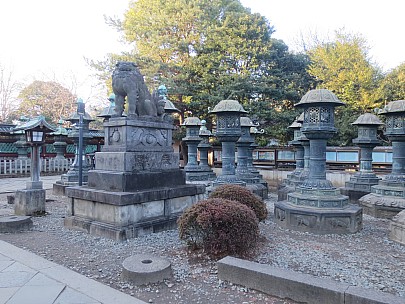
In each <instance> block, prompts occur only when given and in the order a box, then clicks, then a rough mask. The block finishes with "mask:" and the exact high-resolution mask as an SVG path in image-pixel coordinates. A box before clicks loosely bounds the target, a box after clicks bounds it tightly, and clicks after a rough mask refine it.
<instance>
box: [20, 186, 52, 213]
mask: <svg viewBox="0 0 405 304" xmlns="http://www.w3.org/2000/svg"><path fill="white" fill-rule="evenodd" d="M45 192H46V191H45V189H25V190H18V191H16V193H15V199H14V204H15V205H14V213H15V214H16V215H42V214H45V201H46V199H45Z"/></svg>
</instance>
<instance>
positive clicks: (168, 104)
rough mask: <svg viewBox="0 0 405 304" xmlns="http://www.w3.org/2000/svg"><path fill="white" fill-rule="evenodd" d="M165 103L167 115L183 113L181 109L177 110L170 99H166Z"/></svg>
mask: <svg viewBox="0 0 405 304" xmlns="http://www.w3.org/2000/svg"><path fill="white" fill-rule="evenodd" d="M164 101H165V107H164V109H165V112H167V113H175V112H177V113H180V112H181V111H180V110H179V109H177V108H176V106H175V105H174V104H173V102H171V101H170V100H169V99H164Z"/></svg>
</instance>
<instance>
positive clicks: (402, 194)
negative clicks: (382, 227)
mask: <svg viewBox="0 0 405 304" xmlns="http://www.w3.org/2000/svg"><path fill="white" fill-rule="evenodd" d="M379 114H381V115H384V116H385V117H386V121H385V135H386V136H387V137H388V139H389V140H391V143H392V170H391V173H389V174H387V175H385V176H384V177H383V179H382V180H381V181H379V183H378V185H374V186H372V187H371V193H370V194H367V195H365V196H363V197H361V198H360V199H359V203H360V204H361V205H362V206H363V208H364V213H366V214H369V215H372V216H375V217H381V218H392V217H393V216H395V215H396V214H397V213H398V212H400V211H402V210H404V209H405V100H396V101H391V102H389V103H388V104H387V105H386V106H385V108H384V109H383V110H381V111H380V113H379Z"/></svg>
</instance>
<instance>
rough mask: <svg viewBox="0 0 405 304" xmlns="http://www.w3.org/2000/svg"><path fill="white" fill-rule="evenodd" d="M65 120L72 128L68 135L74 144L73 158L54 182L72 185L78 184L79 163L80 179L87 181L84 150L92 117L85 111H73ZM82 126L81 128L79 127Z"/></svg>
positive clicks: (89, 137)
mask: <svg viewBox="0 0 405 304" xmlns="http://www.w3.org/2000/svg"><path fill="white" fill-rule="evenodd" d="M80 116H82V121H83V122H82V124H81V125H82V126H80V120H81V119H80ZM66 120H67V121H70V122H71V123H72V125H73V126H74V128H72V130H71V132H70V133H69V135H68V137H69V138H72V139H73V141H74V144H75V159H74V161H73V163H72V165H71V166H70V168H69V171H68V172H67V173H66V174H62V176H61V181H57V182H56V184H62V185H63V186H65V187H66V186H73V185H78V184H79V171H81V170H80V166H79V165H80V163H81V168H82V181H83V183H87V180H88V172H89V169H90V168H91V166H90V164H89V163H88V161H87V159H86V157H85V155H86V153H85V151H86V143H87V142H88V141H89V140H90V139H91V138H92V135H91V134H90V131H89V124H90V122H92V121H93V120H94V119H92V118H91V117H90V115H89V114H88V113H86V112H84V114H79V113H78V112H74V113H73V114H72V115H71V116H70V117H69V118H68V119H66ZM80 128H82V129H80ZM80 133H82V135H83V145H82V151H79V146H80V136H79V135H80ZM79 155H82V157H81V161H80V159H79V157H80V156H79ZM54 192H55V186H54Z"/></svg>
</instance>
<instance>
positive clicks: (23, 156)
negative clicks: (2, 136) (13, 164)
mask: <svg viewBox="0 0 405 304" xmlns="http://www.w3.org/2000/svg"><path fill="white" fill-rule="evenodd" d="M27 121H29V118H28V117H25V116H21V117H20V119H19V124H18V125H17V127H18V126H20V125H22V124H25V123H27ZM13 133H14V134H19V135H18V137H19V138H18V140H17V141H16V142H15V143H14V146H15V147H16V148H17V155H18V157H17V159H19V160H27V159H28V147H29V145H28V144H27V141H26V140H25V132H24V130H19V131H15V132H13Z"/></svg>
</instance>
